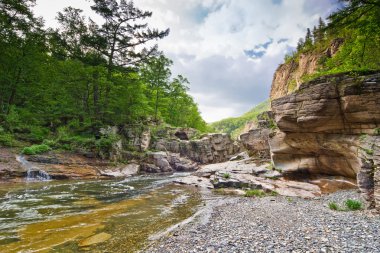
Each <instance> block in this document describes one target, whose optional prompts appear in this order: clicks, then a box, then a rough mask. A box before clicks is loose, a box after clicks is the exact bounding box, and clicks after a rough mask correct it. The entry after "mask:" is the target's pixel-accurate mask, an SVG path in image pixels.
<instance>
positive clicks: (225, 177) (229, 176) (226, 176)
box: [223, 173, 231, 179]
mask: <svg viewBox="0 0 380 253" xmlns="http://www.w3.org/2000/svg"><path fill="white" fill-rule="evenodd" d="M223 178H224V179H230V178H231V175H230V174H229V173H224V174H223Z"/></svg>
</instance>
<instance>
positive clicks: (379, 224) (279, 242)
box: [144, 191, 380, 253]
mask: <svg viewBox="0 0 380 253" xmlns="http://www.w3.org/2000/svg"><path fill="white" fill-rule="evenodd" d="M349 198H351V199H358V198H359V195H358V194H357V193H356V192H355V191H343V192H338V193H334V194H331V195H326V196H324V197H322V198H320V199H315V200H304V199H300V198H286V197H280V196H278V197H265V198H242V197H225V196H214V195H212V196H206V207H205V208H203V209H202V211H201V212H200V214H199V215H198V216H197V217H196V218H194V220H193V221H191V222H189V223H187V224H183V225H180V226H178V227H177V228H176V229H174V230H172V231H171V232H170V233H169V234H167V235H166V236H164V237H162V238H161V239H159V240H158V241H156V242H154V244H152V245H151V247H150V248H149V249H146V250H144V252H176V253H177V252H186V253H187V252H366V253H368V252H380V236H379V234H380V217H379V216H373V215H371V214H370V213H368V212H365V211H355V212H352V211H351V212H342V211H332V210H330V209H329V208H328V207H327V206H328V203H329V202H330V201H335V202H337V203H341V204H342V205H343V202H344V201H345V200H346V199H349Z"/></svg>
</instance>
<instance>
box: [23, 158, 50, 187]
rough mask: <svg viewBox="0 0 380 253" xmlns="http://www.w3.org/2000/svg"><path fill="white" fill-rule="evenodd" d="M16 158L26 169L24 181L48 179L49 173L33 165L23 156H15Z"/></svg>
mask: <svg viewBox="0 0 380 253" xmlns="http://www.w3.org/2000/svg"><path fill="white" fill-rule="evenodd" d="M16 160H17V161H18V162H20V163H21V165H22V166H23V167H24V168H25V169H26V181H49V180H51V177H50V175H49V174H48V173H47V172H46V171H44V170H41V169H40V168H38V167H35V166H33V165H32V164H31V163H30V162H28V161H27V160H26V159H25V157H24V156H21V155H20V156H17V157H16Z"/></svg>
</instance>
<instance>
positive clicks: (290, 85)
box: [270, 39, 343, 99]
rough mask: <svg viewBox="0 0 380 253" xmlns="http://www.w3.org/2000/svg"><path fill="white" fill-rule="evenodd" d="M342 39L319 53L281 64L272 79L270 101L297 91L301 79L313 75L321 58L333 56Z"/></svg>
mask: <svg viewBox="0 0 380 253" xmlns="http://www.w3.org/2000/svg"><path fill="white" fill-rule="evenodd" d="M342 43H343V40H342V39H335V40H333V41H332V42H331V43H330V46H329V47H328V48H327V49H326V50H324V51H323V52H321V53H306V54H300V56H299V57H298V59H297V60H291V61H290V62H287V63H284V64H281V65H280V66H279V67H278V68H277V70H276V72H275V74H274V77H273V82H272V88H271V92H270V97H271V99H277V98H280V97H283V96H286V95H287V94H290V93H291V92H293V91H294V90H296V89H298V88H299V87H300V85H301V83H302V77H303V76H304V75H308V74H314V73H315V72H316V71H317V70H318V68H319V61H320V60H321V59H322V58H330V57H332V56H333V55H335V54H336V53H337V52H338V50H339V47H340V46H341V45H342Z"/></svg>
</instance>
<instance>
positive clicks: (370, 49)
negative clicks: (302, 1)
mask: <svg viewBox="0 0 380 253" xmlns="http://www.w3.org/2000/svg"><path fill="white" fill-rule="evenodd" d="M340 2H341V4H342V6H343V7H342V8H341V9H339V10H337V11H335V12H334V13H332V14H331V15H330V16H328V18H327V22H326V21H324V20H323V19H322V18H319V22H318V25H317V26H314V27H313V28H312V29H310V28H307V31H306V35H305V38H300V39H299V41H298V44H297V48H296V50H294V51H293V52H291V53H290V54H287V55H286V56H285V62H286V63H287V62H291V61H295V62H298V61H299V58H300V55H305V54H316V55H324V56H323V57H322V58H321V59H320V60H319V62H318V65H319V67H320V68H319V70H318V71H317V73H314V74H312V75H305V76H304V78H303V81H308V80H310V79H313V78H316V77H318V76H322V75H328V74H337V73H349V72H351V73H366V72H371V71H376V70H379V69H380V61H379V58H380V50H379V48H380V2H379V1H376V0H341V1H340ZM333 44H335V45H336V47H338V48H339V50H338V51H337V53H336V54H334V55H330V54H329V52H328V51H327V49H328V48H329V47H331V45H333Z"/></svg>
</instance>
